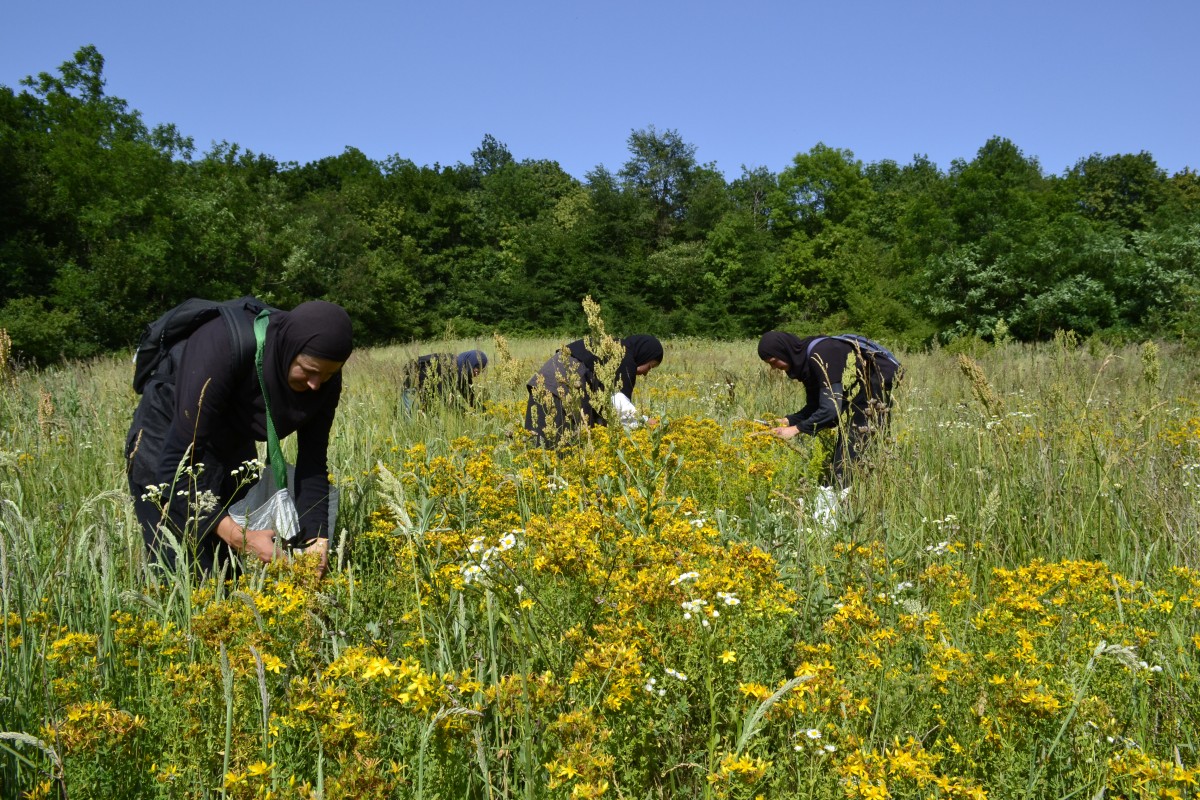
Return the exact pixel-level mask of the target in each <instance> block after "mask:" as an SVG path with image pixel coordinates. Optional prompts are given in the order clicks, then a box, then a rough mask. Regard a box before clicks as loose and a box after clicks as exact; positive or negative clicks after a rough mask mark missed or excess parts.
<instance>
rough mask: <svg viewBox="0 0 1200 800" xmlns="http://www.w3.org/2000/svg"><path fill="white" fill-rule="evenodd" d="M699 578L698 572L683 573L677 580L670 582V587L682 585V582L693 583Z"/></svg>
mask: <svg viewBox="0 0 1200 800" xmlns="http://www.w3.org/2000/svg"><path fill="white" fill-rule="evenodd" d="M699 577H700V573H699V572H685V573H683V574H682V575H680V576H679V577H678V578H676V579H675V580H673V581H671V586H678V585H679V584H681V583H683V582H684V581H694V580H696V579H697V578H699Z"/></svg>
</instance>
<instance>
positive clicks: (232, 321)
mask: <svg viewBox="0 0 1200 800" xmlns="http://www.w3.org/2000/svg"><path fill="white" fill-rule="evenodd" d="M264 308H269V306H267V305H266V304H265V303H263V302H262V301H260V300H257V299H256V298H254V297H249V296H247V297H243V298H241V299H240V300H235V301H233V302H230V303H222V304H221V306H220V309H219V310H220V313H221V318H222V319H224V320H225V327H226V328H227V329H228V330H229V365H230V368H231V369H232V370H233V374H234V375H240V374H241V373H242V371H243V370H245V369H247V368H248V367H247V365H248V364H251V363H253V362H254V351H255V349H256V347H257V344H256V342H255V338H254V317H253V316H247V315H246V313H245V312H246V311H251V312H253V313H254V314H255V315H257V314H258V312H259V311H262V310H263V309H264Z"/></svg>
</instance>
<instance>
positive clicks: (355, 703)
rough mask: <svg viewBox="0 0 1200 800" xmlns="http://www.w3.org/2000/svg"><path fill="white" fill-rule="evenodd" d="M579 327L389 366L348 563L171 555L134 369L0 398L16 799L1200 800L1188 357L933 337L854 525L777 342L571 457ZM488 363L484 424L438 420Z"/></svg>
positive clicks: (677, 357) (644, 387)
mask: <svg viewBox="0 0 1200 800" xmlns="http://www.w3.org/2000/svg"><path fill="white" fill-rule="evenodd" d="M559 344H561V342H559V341H557V340H539V341H535V340H523V341H512V342H505V341H503V340H499V339H498V340H494V341H493V340H483V341H463V340H456V341H439V342H428V343H423V344H421V345H419V346H408V347H391V348H382V349H375V350H368V351H360V352H357V353H355V355H354V356H353V357H352V359H351V361H350V362H349V363H348V364H347V366H346V369H345V392H344V394H343V398H342V404H341V407H340V410H339V413H338V417H337V423H336V426H335V429H334V438H333V442H332V461H331V469H332V472H333V476H334V478H335V480H336V483H337V485H338V486H339V488H340V509H341V515H340V518H339V535H338V537H337V541H336V544H335V546H334V551H333V558H332V562H333V563H332V566H331V568H330V571H329V573H328V574H327V575H326V576H325V577H324V578H323V579H318V577H317V576H316V572H315V565H314V564H313V563H312V562H310V561H304V560H295V561H292V562H277V563H276V564H274V565H272V566H270V567H268V568H262V567H251V568H250V569H249V570H248V571H247V572H246V573H245V574H243V575H242V576H241V577H240V578H239V579H237V580H236V581H227V582H223V583H222V582H218V581H215V580H208V581H202V580H199V579H196V578H194V577H193V576H189V575H188V574H186V573H183V574H175V575H170V574H163V573H162V572H160V571H156V570H154V569H150V568H148V567H147V566H146V565H145V564H144V560H143V556H142V542H141V534H140V532H139V531H138V529H137V527H136V524H135V521H134V517H133V512H132V506H131V503H130V501H129V498H128V497H127V491H126V489H125V478H124V471H123V466H122V462H121V452H122V444H123V441H124V434H125V431H126V428H127V426H128V423H129V419H130V416H131V414H132V410H133V407H134V405H135V401H136V396H135V395H134V393H133V391H132V389H131V388H130V387H129V380H130V377H131V367H130V366H129V364H128V363H127V361H126V360H124V359H122V360H116V359H113V360H101V361H96V362H88V363H81V364H72V365H69V366H66V367H63V368H56V369H52V370H49V371H46V372H41V373H32V372H18V373H17V374H15V375H13V374H11V373H8V374H4V375H2V376H0V385H2V387H3V388H2V389H0V593H2V599H3V609H2V612H3V613H2V619H3V630H2V634H3V637H2V638H0V797H4V798H26V797H27V798H66V797H70V798H202V797H228V798H269V797H270V798H480V799H484V800H493V799H499V798H579V799H581V800H582V799H583V798H597V797H605V798H637V799H639V800H640V799H642V798H751V799H752V798H757V797H763V798H843V797H845V798H885V797H894V798H917V797H920V798H934V797H947V798H948V797H972V798H982V797H993V798H1080V800H1094V799H1095V798H1102V797H1131V798H1150V797H1155V798H1157V797H1163V798H1170V797H1197V796H1200V789H1198V788H1197V782H1198V780H1200V754H1198V753H1197V738H1198V737H1200V697H1198V696H1197V693H1198V690H1200V687H1198V686H1197V683H1196V676H1197V674H1198V673H1200V525H1198V523H1200V486H1198V485H1197V480H1198V478H1200V474H1198V472H1200V397H1197V393H1196V387H1197V384H1198V381H1197V377H1198V373H1200V358H1197V357H1196V356H1195V355H1194V353H1193V352H1191V351H1190V350H1189V349H1187V348H1185V347H1183V346H1181V345H1176V344H1171V343H1160V344H1158V345H1154V344H1147V345H1142V346H1141V347H1127V348H1123V349H1119V350H1115V351H1113V350H1109V349H1106V348H1105V347H1104V346H1103V345H1098V344H1095V343H1079V342H1076V341H1075V340H1074V339H1073V338H1072V337H1069V336H1060V337H1059V338H1058V339H1057V340H1056V341H1054V342H1052V343H1047V344H1044V345H1041V346H1039V347H1036V348H1034V347H1029V346H1018V345H1011V344H1010V345H1004V346H999V347H987V346H983V345H980V346H978V347H975V348H973V349H968V348H961V349H960V350H959V351H957V352H950V351H948V350H940V351H933V352H927V353H907V354H906V353H901V354H900V356H901V358H902V360H903V361H904V364H905V368H906V375H905V378H904V380H903V382H902V384H901V385H900V387H899V388H898V389H897V392H896V407H895V412H894V416H893V420H892V425H891V428H890V429H889V430H888V431H886V433H884V434H882V435H880V436H879V437H878V438H877V439H876V442H875V446H874V448H873V449H872V450H871V452H870V454H869V458H868V459H867V460H866V461H865V462H863V463H862V464H860V465H859V466H860V467H861V468H860V469H859V470H858V471H857V472H856V473H855V475H854V479H853V483H852V488H851V491H850V492H849V494H848V495H847V496H846V497H845V499H844V500H843V501H842V503H841V505H840V507H839V509H838V514H837V516H836V518H835V524H831V523H828V522H825V521H822V520H817V519H815V518H814V516H813V507H814V500H815V497H816V494H817V489H818V486H819V485H820V478H821V475H822V468H823V466H824V463H825V461H826V459H827V456H828V453H829V452H830V451H831V449H832V444H833V438H834V437H833V434H828V435H823V436H822V437H818V438H805V437H800V438H797V439H794V440H792V441H789V442H783V441H780V440H776V439H773V438H771V437H768V436H765V435H763V430H764V428H763V426H762V425H760V424H758V423H756V422H755V420H756V419H763V418H767V419H770V418H774V417H776V416H780V415H782V414H784V413H789V412H792V411H795V410H797V409H799V408H800V407H801V406H802V405H803V403H804V397H803V390H802V388H801V387H800V385H799V384H798V383H795V382H789V381H788V380H787V379H786V378H785V377H784V376H783V375H782V374H781V373H778V372H774V373H772V371H770V370H768V369H767V368H766V366H765V365H763V364H762V363H761V362H760V361H759V360H758V358H757V356H756V352H755V344H754V343H753V342H739V343H713V342H705V341H688V340H669V341H666V342H665V344H666V358H665V361H664V363H663V365H662V366H661V367H660V368H659V369H656V370H654V371H653V372H651V373H650V374H649V375H648V376H646V377H645V378H641V379H639V380H638V384H637V389H636V392H635V395H634V401H635V403H636V404H637V405H638V406H639V408H640V409H641V410H642V411H643V412H645V413H648V414H650V415H651V416H653V417H656V418H659V419H660V420H661V422H660V424H659V425H657V426H654V427H643V428H640V429H637V430H633V431H627V430H624V429H621V428H598V429H593V430H591V431H585V432H584V433H583V434H582V435H581V436H580V437H579V438H578V439H577V440H576V441H575V443H574V444H573V446H570V447H568V448H566V449H564V450H561V451H559V452H557V453H550V452H545V451H541V450H536V449H531V448H530V447H528V446H527V443H526V437H525V436H524V435H523V430H522V427H521V421H522V418H523V415H524V409H525V398H526V389H525V381H526V380H528V378H529V377H530V375H531V374H532V373H533V372H534V371H535V370H536V368H537V367H538V366H539V365H540V364H541V363H542V362H543V361H544V360H545V359H546V358H548V357H549V356H550V355H551V354H552V353H553V352H554V349H555V347H557V346H558V345H559ZM473 347H480V348H481V349H484V350H485V351H486V352H487V353H488V356H489V358H490V362H491V365H490V368H489V369H488V370H487V372H485V373H484V374H483V375H482V376H481V378H480V379H479V382H478V384H477V386H478V390H479V395H480V400H481V402H480V403H479V404H478V406H477V407H476V408H473V409H471V408H466V409H464V408H460V407H458V406H454V405H450V406H448V405H446V404H444V403H439V402H437V401H436V400H433V399H429V398H426V399H425V400H424V401H422V402H421V403H419V404H418V405H417V407H416V408H415V410H414V411H413V412H410V413H406V412H405V409H404V405H403V403H402V402H401V400H400V386H399V383H400V375H401V367H402V365H403V363H404V361H405V360H407V359H408V358H411V357H413V356H415V355H417V354H419V353H423V352H434V351H445V352H452V351H460V350H465V349H469V348H473ZM289 445H290V443H288V442H285V450H286V451H287V452H288V453H289V454H291V453H293V452H294V451H293V450H291V449H289Z"/></svg>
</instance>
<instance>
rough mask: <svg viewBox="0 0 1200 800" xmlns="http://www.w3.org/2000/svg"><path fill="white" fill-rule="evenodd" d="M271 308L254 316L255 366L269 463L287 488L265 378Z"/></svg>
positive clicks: (279, 485)
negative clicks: (265, 411) (261, 402)
mask: <svg viewBox="0 0 1200 800" xmlns="http://www.w3.org/2000/svg"><path fill="white" fill-rule="evenodd" d="M270 316H271V311H270V309H266V308H264V309H263V310H262V311H260V312H258V316H257V317H255V318H254V341H255V350H254V367H255V369H256V370H257V371H258V385H259V386H260V387H262V393H263V405H265V406H266V409H267V464H268V465H269V466H270V467H271V469H272V470H273V471H274V473H275V486H276V488H277V489H286V488H287V462H286V461H284V460H283V448H282V447H280V446H279V435H278V434H276V433H275V422H274V421H273V420H272V419H271V396H270V395H269V394H268V393H267V382H266V380H264V379H263V347H264V345H265V344H266V342H267V322H268V317H270Z"/></svg>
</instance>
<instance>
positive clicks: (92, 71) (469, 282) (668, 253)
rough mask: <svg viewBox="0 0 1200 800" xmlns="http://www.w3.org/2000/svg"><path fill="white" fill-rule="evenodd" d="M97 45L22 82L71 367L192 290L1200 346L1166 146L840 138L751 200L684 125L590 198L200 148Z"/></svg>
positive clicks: (446, 174)
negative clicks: (1161, 160)
mask: <svg viewBox="0 0 1200 800" xmlns="http://www.w3.org/2000/svg"><path fill="white" fill-rule="evenodd" d="M103 67H104V59H103V57H102V56H101V54H100V53H99V52H97V51H96V49H95V48H93V47H84V48H82V49H80V50H79V51H78V52H77V53H76V54H75V56H74V58H73V59H71V60H70V61H68V62H66V63H64V64H63V65H62V66H61V67H60V68H59V70H58V72H57V74H50V73H40V74H38V75H37V76H36V77H30V78H28V79H26V80H24V81H22V84H21V86H22V88H21V89H20V90H15V89H12V88H10V87H6V86H0V329H4V330H6V331H7V332H8V335H9V337H11V341H12V348H13V353H14V355H15V356H16V357H17V358H18V359H21V360H23V361H24V362H26V363H29V362H33V363H49V362H53V361H55V360H57V359H61V358H64V357H66V358H78V357H86V356H90V355H93V354H98V353H103V352H109V351H113V350H117V349H123V348H129V347H131V346H132V344H133V343H134V341H135V340H136V338H137V335H138V333H139V331H140V330H141V328H142V326H143V325H144V323H145V322H147V321H148V320H149V319H151V318H153V317H155V316H157V315H158V314H159V313H161V312H162V311H163V310H165V309H166V308H168V307H170V306H172V305H174V304H175V303H177V302H179V301H181V300H183V299H185V298H187V297H190V296H207V297H212V298H221V299H223V298H228V297H235V296H239V295H242V294H247V293H253V294H257V295H258V296H260V297H262V298H264V299H265V300H267V301H268V302H271V303H273V304H276V305H279V306H282V307H291V306H292V305H294V304H296V303H299V302H301V301H303V300H305V299H310V298H318V297H319V298H325V299H328V300H332V301H335V302H338V303H341V304H342V305H344V306H345V307H346V308H347V309H348V310H349V311H350V313H351V315H352V316H353V318H354V321H355V325H356V333H357V336H358V340H359V341H360V342H361V343H363V344H370V343H381V342H388V341H407V340H412V339H416V338H423V337H431V336H443V335H447V334H450V335H455V336H473V335H478V334H483V333H487V332H490V331H492V330H499V331H502V332H506V333H512V334H520V333H540V334H558V333H561V334H562V335H564V336H567V335H575V334H578V333H579V332H580V331H581V329H582V327H583V319H582V313H581V311H580V305H579V301H580V299H581V298H582V297H584V296H585V295H588V294H590V295H592V296H593V297H594V298H596V299H597V300H598V301H599V302H600V303H601V304H602V305H603V307H604V309H605V314H606V316H607V317H608V318H609V322H610V326H611V327H613V328H614V329H615V330H624V331H634V330H637V331H644V332H649V333H655V334H659V335H665V336H687V335H694V336H705V337H746V336H753V335H757V334H759V333H761V332H762V331H764V330H766V329H769V328H772V327H786V328H788V329H791V330H794V331H796V332H798V333H805V332H812V331H816V330H829V329H839V330H840V329H854V330H857V331H859V332H862V333H865V334H868V335H871V336H875V337H878V338H883V339H885V340H887V341H891V342H896V343H899V344H903V345H907V346H909V347H913V346H920V345H923V344H928V343H930V342H934V341H940V342H949V341H952V340H954V339H956V338H960V337H980V338H983V339H992V338H994V337H1002V338H1007V337H1011V338H1015V339H1020V340H1026V341H1035V340H1039V339H1045V338H1048V337H1052V336H1053V335H1054V332H1055V331H1056V330H1060V329H1070V330H1074V331H1075V332H1077V333H1078V334H1080V335H1082V336H1102V337H1106V338H1111V339H1129V338H1134V337H1139V338H1140V337H1146V336H1170V337H1180V336H1195V335H1198V334H1200V175H1198V174H1197V173H1196V172H1194V171H1192V170H1190V169H1185V170H1183V171H1182V172H1179V173H1177V174H1174V175H1168V174H1167V173H1166V171H1165V170H1163V169H1161V168H1159V167H1158V166H1157V164H1156V163H1155V161H1154V158H1153V157H1152V156H1151V154H1149V153H1146V152H1141V153H1137V154H1118V155H1100V154H1093V155H1089V156H1086V157H1082V158H1080V159H1079V161H1078V162H1077V163H1076V164H1075V166H1074V167H1072V168H1071V169H1069V170H1067V171H1066V172H1065V173H1064V174H1062V175H1046V174H1044V173H1043V171H1042V169H1041V167H1040V165H1039V164H1038V161H1037V159H1036V158H1035V157H1030V156H1027V155H1025V154H1024V153H1023V152H1022V151H1021V149H1020V148H1019V147H1018V146H1017V144H1016V143H1014V142H1012V141H1009V140H1007V139H1004V138H1000V137H996V138H993V139H991V140H989V141H987V142H985V143H984V144H983V145H982V146H981V147H980V148H979V150H978V152H977V153H976V155H975V157H974V158H973V159H972V160H971V161H964V160H955V161H953V162H952V163H951V164H950V165H949V168H948V169H947V170H945V171H943V170H942V169H940V168H939V167H938V166H937V165H935V164H933V163H931V162H930V161H929V160H928V159H927V158H924V157H921V156H916V157H914V158H913V160H912V162H911V163H909V164H898V163H896V162H893V161H882V162H878V163H869V164H864V163H863V162H861V161H859V160H858V159H856V158H855V157H854V154H853V153H851V152H850V151H848V150H844V149H838V148H836V147H830V146H826V145H824V144H819V145H817V146H816V147H813V148H812V149H811V150H809V151H808V152H803V153H799V154H797V155H796V156H795V158H794V159H793V160H792V163H791V164H790V165H788V166H786V167H785V168H784V169H783V170H782V171H780V172H778V173H772V172H771V171H770V170H768V169H767V168H765V167H760V168H756V169H746V168H743V170H742V174H741V176H740V177H738V178H736V179H735V180H733V181H728V180H727V179H726V177H725V176H724V174H723V173H721V172H720V171H718V170H717V168H716V166H715V165H714V164H702V163H698V162H697V160H696V158H695V147H694V146H693V145H690V144H688V143H687V142H686V141H685V140H684V139H683V138H682V137H681V136H680V134H679V133H678V132H676V131H674V130H665V131H660V130H657V129H655V128H654V127H652V126H651V127H648V128H645V129H641V130H635V131H633V132H631V134H630V136H629V139H628V148H629V158H628V161H626V163H625V164H624V165H623V166H622V167H621V169H620V170H619V171H617V172H615V173H614V172H611V171H609V170H607V169H605V168H603V167H597V168H596V169H594V170H593V171H591V172H589V173H588V174H587V175H586V176H585V179H584V180H582V181H580V180H578V179H576V178H574V177H572V176H571V175H569V174H567V173H565V172H564V171H563V170H562V169H561V168H560V167H559V166H558V164H557V163H556V162H554V161H550V160H538V159H529V160H522V161H518V160H516V159H514V158H513V156H512V154H511V153H510V152H509V150H508V149H507V147H506V146H505V145H504V144H503V143H501V142H499V141H497V140H496V139H495V138H494V137H492V136H490V135H484V136H483V139H482V141H481V143H480V145H479V147H478V149H476V150H475V151H473V152H472V153H470V154H469V158H470V160H469V162H460V163H457V164H454V165H451V166H443V165H437V164H435V165H433V166H428V165H425V166H419V165H417V164H414V163H413V162H412V161H410V160H407V159H405V158H404V157H403V156H401V155H394V156H391V157H389V158H386V159H384V160H383V161H373V160H371V159H369V158H367V157H366V156H365V155H364V154H363V153H361V152H359V151H358V150H355V149H353V148H347V149H346V150H345V152H343V153H341V154H339V155H332V156H329V157H327V158H323V159H321V160H319V161H315V162H312V163H308V164H304V165H299V164H295V163H280V162H278V161H277V160H275V159H273V158H271V157H269V156H266V155H261V154H255V153H252V152H248V151H246V150H244V149H242V148H241V147H239V146H238V145H236V144H232V143H226V142H223V143H220V144H217V145H215V146H213V147H212V149H211V150H209V151H208V152H206V153H204V154H203V155H197V154H196V152H195V146H194V144H193V142H192V140H191V139H190V138H188V137H187V136H185V135H183V133H181V132H180V131H179V130H177V129H176V128H175V127H174V126H171V125H165V126H158V127H155V128H153V129H151V128H148V127H147V125H146V124H145V123H144V122H143V121H142V118H141V115H140V113H139V112H137V111H136V110H133V109H130V108H129V107H128V104H127V103H126V102H125V101H123V100H121V99H119V98H117V97H114V96H112V95H109V94H107V93H106V91H105V80H104V76H103Z"/></svg>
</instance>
